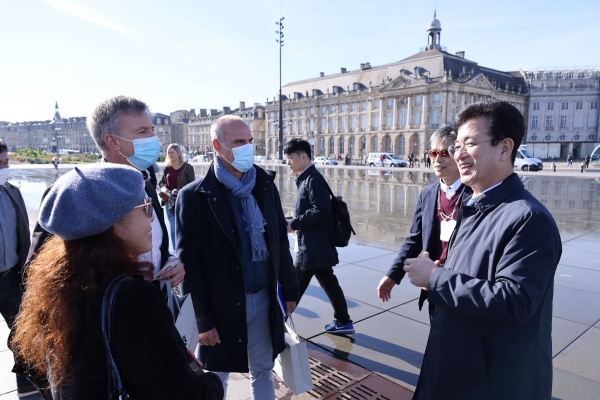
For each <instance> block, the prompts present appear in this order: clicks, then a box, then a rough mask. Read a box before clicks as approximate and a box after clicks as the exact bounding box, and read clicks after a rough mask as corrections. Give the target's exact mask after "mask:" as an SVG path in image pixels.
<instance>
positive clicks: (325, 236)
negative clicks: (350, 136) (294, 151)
mask: <svg viewBox="0 0 600 400" xmlns="http://www.w3.org/2000/svg"><path fill="white" fill-rule="evenodd" d="M296 185H297V186H298V197H297V198H296V218H294V219H293V220H292V222H291V226H292V228H293V229H294V230H296V234H297V235H298V252H297V253H296V266H299V267H300V269H301V270H302V271H307V270H313V269H318V268H328V267H333V266H335V265H337V264H338V263H339V260H338V253H337V250H336V249H335V243H334V242H333V215H332V214H331V196H330V195H329V190H328V185H327V182H326V181H325V178H324V177H323V175H321V173H320V172H319V171H317V169H316V168H315V166H314V165H311V166H309V167H308V168H307V169H306V170H305V171H304V172H302V174H300V176H299V177H298V178H297V179H296Z"/></svg>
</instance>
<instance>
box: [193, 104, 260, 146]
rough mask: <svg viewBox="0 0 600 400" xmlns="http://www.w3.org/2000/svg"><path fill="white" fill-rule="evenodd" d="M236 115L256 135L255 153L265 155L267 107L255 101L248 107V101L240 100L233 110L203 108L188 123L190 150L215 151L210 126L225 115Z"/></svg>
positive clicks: (226, 108) (227, 108)
mask: <svg viewBox="0 0 600 400" xmlns="http://www.w3.org/2000/svg"><path fill="white" fill-rule="evenodd" d="M228 114H231V115H236V116H238V117H240V118H242V119H243V120H244V121H246V123H247V124H248V125H249V126H250V130H251V131H252V135H253V136H254V154H255V155H265V107H264V106H262V105H260V104H259V103H255V104H254V106H252V107H246V103H245V102H243V101H240V104H239V107H238V108H236V109H234V110H232V109H231V108H230V107H223V109H222V110H221V111H219V110H216V109H212V110H207V109H204V108H201V109H200V110H199V114H198V116H197V117H196V118H193V119H191V120H190V122H189V124H188V130H189V142H190V151H191V152H194V151H195V152H196V153H197V154H207V153H210V152H212V151H213V146H212V140H211V139H210V126H211V125H212V124H213V122H214V121H215V120H216V119H217V118H219V117H222V116H223V115H228Z"/></svg>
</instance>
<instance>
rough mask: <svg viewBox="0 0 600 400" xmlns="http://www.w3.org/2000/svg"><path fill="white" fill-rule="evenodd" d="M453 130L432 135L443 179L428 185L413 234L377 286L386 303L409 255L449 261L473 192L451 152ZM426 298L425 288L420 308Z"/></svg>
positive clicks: (433, 154) (433, 153)
mask: <svg viewBox="0 0 600 400" xmlns="http://www.w3.org/2000/svg"><path fill="white" fill-rule="evenodd" d="M452 129H453V128H452V126H445V127H443V128H440V129H438V130H437V131H435V132H434V133H433V135H431V138H430V143H431V150H430V152H429V154H428V156H429V157H431V159H432V160H433V170H434V172H435V175H436V176H437V177H438V178H439V179H440V181H439V182H436V183H433V184H431V185H427V186H425V187H424V188H423V190H422V191H421V195H420V196H419V200H418V202H417V208H416V210H415V213H414V216H413V222H412V225H411V227H410V233H409V235H408V236H407V237H406V239H404V243H403V244H402V247H401V248H400V251H399V252H398V255H397V256H396V259H395V260H394V262H393V264H392V266H391V267H390V269H389V270H388V272H387V274H386V276H384V277H383V278H381V281H380V282H379V286H378V287H377V296H378V297H379V298H380V299H381V301H382V302H386V301H388V300H389V299H390V298H391V295H392V289H393V288H394V285H399V284H400V281H401V280H402V278H403V277H404V274H405V272H404V260H406V259H407V258H415V257H418V256H419V254H421V252H422V251H427V252H429V254H430V255H431V257H432V259H434V260H439V261H440V264H444V262H445V260H446V251H447V249H448V240H449V239H450V235H451V233H452V231H453V229H454V226H455V225H456V219H457V216H458V209H459V208H460V202H461V199H462V198H464V197H466V196H468V195H470V194H471V192H472V191H471V189H470V188H469V187H467V186H465V185H463V184H462V182H461V181H460V173H459V172H458V166H457V165H456V162H455V161H454V159H453V158H452V157H450V154H449V153H448V147H450V146H451V145H453V144H454V141H455V140H456V134H455V133H454V131H453V130H452ZM426 298H427V291H425V290H422V291H421V297H420V299H419V310H421V308H422V307H423V303H424V302H425V299H426ZM432 316H433V304H431V303H429V318H431V317H432Z"/></svg>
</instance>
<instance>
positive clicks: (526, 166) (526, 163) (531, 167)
mask: <svg viewBox="0 0 600 400" xmlns="http://www.w3.org/2000/svg"><path fill="white" fill-rule="evenodd" d="M514 168H515V169H520V170H521V171H541V170H542V169H544V164H542V160H540V159H539V158H535V157H534V156H533V154H531V153H530V152H529V151H528V150H527V148H526V147H525V146H523V145H521V146H519V149H518V150H517V156H516V158H515V165H514Z"/></svg>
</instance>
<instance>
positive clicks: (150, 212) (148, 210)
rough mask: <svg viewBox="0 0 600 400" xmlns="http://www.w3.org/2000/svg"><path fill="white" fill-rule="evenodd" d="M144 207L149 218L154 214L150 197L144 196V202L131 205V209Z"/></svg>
mask: <svg viewBox="0 0 600 400" xmlns="http://www.w3.org/2000/svg"><path fill="white" fill-rule="evenodd" d="M142 207H143V208H144V212H145V213H146V215H147V216H148V217H150V218H152V216H153V215H154V208H153V207H152V198H150V197H146V198H145V199H144V204H140V205H139V206H135V207H133V209H134V210H135V209H136V208H142Z"/></svg>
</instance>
